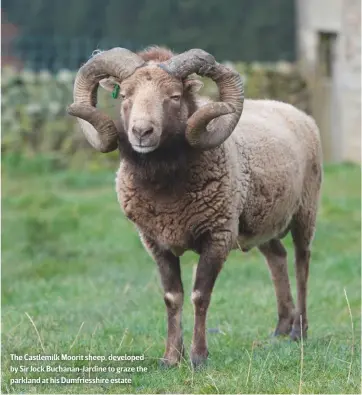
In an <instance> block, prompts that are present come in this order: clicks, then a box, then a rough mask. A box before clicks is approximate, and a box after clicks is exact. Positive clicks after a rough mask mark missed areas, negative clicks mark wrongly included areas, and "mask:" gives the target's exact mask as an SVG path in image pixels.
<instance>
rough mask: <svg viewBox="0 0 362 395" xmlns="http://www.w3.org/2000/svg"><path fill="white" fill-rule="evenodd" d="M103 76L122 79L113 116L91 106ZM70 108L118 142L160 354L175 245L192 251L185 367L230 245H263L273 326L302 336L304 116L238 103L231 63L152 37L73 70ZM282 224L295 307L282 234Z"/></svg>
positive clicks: (314, 163) (173, 296)
mask: <svg viewBox="0 0 362 395" xmlns="http://www.w3.org/2000/svg"><path fill="white" fill-rule="evenodd" d="M192 73H197V74H199V75H203V76H207V77H211V78H212V79H213V80H214V81H215V82H216V83H217V85H218V88H219V92H220V101H219V102H208V103H205V102H204V103H203V104H200V102H199V99H198V96H197V93H196V92H197V91H198V89H199V88H200V85H201V84H200V81H199V80H197V79H196V78H195V77H192ZM99 83H101V85H102V86H103V87H105V88H106V89H110V90H113V88H114V86H115V85H119V87H120V95H121V96H122V101H121V110H120V115H121V116H120V120H119V121H118V123H117V126H116V125H115V124H114V122H113V121H112V120H110V119H109V118H108V117H107V116H106V115H105V114H103V113H102V112H101V111H100V110H98V109H97V108H95V106H96V99H97V88H98V85H99ZM68 111H69V113H70V114H71V115H74V116H76V117H77V118H78V120H79V122H80V124H81V126H82V129H83V132H84V134H85V136H86V137H87V139H88V141H89V142H90V143H91V144H92V145H93V146H94V147H95V148H96V149H98V150H100V151H102V152H109V151H112V150H115V149H117V148H119V150H120V152H121V158H122V159H121V164H120V168H119V170H118V174H117V178H116V184H117V186H116V190H117V196H118V199H119V202H120V205H121V207H122V210H123V211H124V213H125V214H126V216H127V217H128V218H129V219H130V220H131V221H132V222H133V223H134V224H135V225H136V227H137V229H138V232H139V234H140V237H141V240H142V242H143V244H144V246H145V248H146V249H147V251H148V252H149V254H150V255H151V256H152V257H153V258H154V260H155V261H156V262H157V264H158V267H159V271H160V275H161V280H162V284H163V287H164V300H165V304H166V308H167V314H168V336H167V345H166V351H165V355H164V357H163V361H164V363H165V364H167V365H174V364H176V363H178V362H179V361H180V358H181V356H182V353H183V351H184V346H183V340H182V328H181V311H182V305H183V299H184V292H183V286H182V281H181V270H180V259H179V256H181V255H182V254H183V252H184V251H186V250H193V251H195V252H197V253H198V254H200V260H199V264H198V267H197V271H196V277H195V284H194V287H193V292H192V301H193V304H194V312H195V317H194V318H195V326H194V334H193V339H192V347H191V361H192V363H193V366H197V365H199V364H200V363H202V362H203V361H205V360H206V358H207V356H208V349H207V342H206V333H205V327H206V314H207V310H208V307H209V303H210V299H211V293H212V290H213V287H214V284H215V280H216V278H217V276H218V274H219V272H220V270H221V268H222V266H223V264H224V262H225V261H226V259H227V256H228V254H229V252H230V251H231V250H232V249H236V248H240V249H242V250H243V251H248V250H249V249H251V248H253V247H258V248H259V250H260V251H261V253H262V254H263V255H264V257H265V259H266V262H267V264H268V266H269V269H270V273H271V278H272V280H273V283H274V287H275V293H276V299H277V307H278V323H277V326H276V330H275V335H284V334H290V336H291V338H292V339H299V338H300V336H301V335H302V336H305V335H306V332H307V328H308V321H307V305H306V297H307V296H306V290H307V279H308V268H309V260H310V246H311V241H312V238H313V235H314V231H315V221H316V213H317V207H318V200H319V192H320V186H321V179H322V159H321V146H320V140H319V132H318V128H317V126H316V124H315V122H314V121H313V119H312V118H310V117H309V116H307V115H306V114H304V113H303V112H301V111H299V110H297V109H296V108H294V107H293V106H291V105H289V104H285V103H281V102H277V101H270V100H245V102H244V98H243V87H242V83H241V78H240V76H239V74H238V73H237V72H235V71H233V70H230V69H228V68H227V67H225V66H222V65H220V64H219V63H217V62H216V61H215V59H214V58H213V57H212V56H211V55H209V54H207V53H206V52H204V51H202V50H191V51H187V52H185V53H183V54H180V55H174V54H173V53H171V52H170V51H168V50H166V49H160V48H157V47H153V48H151V49H149V50H146V51H143V52H140V53H138V54H134V53H132V52H130V51H127V50H126V49H121V48H115V49H113V50H109V51H105V52H101V53H99V54H97V55H95V56H93V57H92V58H91V59H90V60H89V61H88V62H87V63H86V64H85V65H84V66H83V67H82V68H81V69H80V70H79V72H78V74H77V78H76V81H75V87H74V103H73V104H72V105H71V106H70V108H69V109H68ZM242 113H243V114H242ZM241 114H242V116H241ZM289 231H291V233H292V237H293V241H294V247H295V268H296V278H297V304H296V306H294V303H293V298H292V295H291V291H290V284H289V277H288V269H287V257H286V250H285V248H284V247H283V244H282V242H281V238H283V237H284V236H285V235H286V234H287V233H288V232H289Z"/></svg>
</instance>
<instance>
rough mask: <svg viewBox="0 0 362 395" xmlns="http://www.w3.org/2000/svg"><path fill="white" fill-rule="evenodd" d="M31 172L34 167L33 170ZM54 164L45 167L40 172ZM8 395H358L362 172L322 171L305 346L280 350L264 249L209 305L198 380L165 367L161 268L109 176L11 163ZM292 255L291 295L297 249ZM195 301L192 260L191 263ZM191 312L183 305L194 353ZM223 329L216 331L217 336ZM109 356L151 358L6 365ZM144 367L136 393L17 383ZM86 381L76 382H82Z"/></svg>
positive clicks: (283, 343) (226, 278) (6, 206)
mask: <svg viewBox="0 0 362 395" xmlns="http://www.w3.org/2000/svg"><path fill="white" fill-rule="evenodd" d="M34 163H35V164H34ZM44 163H45V162H44ZM2 187H3V190H2V192H3V201H2V262H3V265H2V392H3V393H36V394H40V393H74V394H79V393H89V394H92V393H164V392H167V393H360V390H361V388H360V368H361V366H360V339H361V330H360V329H361V326H360V306H361V300H360V285H361V284H360V281H361V272H360V269H361V266H360V260H361V256H360V252H361V248H360V247H361V246H360V207H361V200H360V169H359V167H358V166H353V165H342V166H330V167H326V169H325V182H324V187H323V197H322V204H321V209H320V213H319V219H318V228H317V233H316V237H315V241H314V245H313V250H312V263H311V267H310V281H309V326H310V329H309V339H308V340H307V341H305V342H304V343H303V344H297V343H291V342H289V341H288V340H287V339H281V340H275V339H271V338H270V334H271V332H272V330H273V329H274V325H275V323H276V306H275V299H274V291H273V288H272V284H271V281H270V279H269V274H268V270H267V268H266V265H265V264H264V262H263V258H262V257H261V255H260V254H259V253H258V252H257V251H256V250H255V251H254V250H252V251H251V252H250V253H248V254H243V253H241V252H239V251H235V252H233V253H232V254H231V255H230V258H229V259H228V262H227V264H226V265H225V267H224V269H223V271H222V272H221V275H220V277H219V279H218V281H217V285H216V288H215V292H214V295H213V300H212V304H211V307H210V313H209V319H208V327H209V328H212V329H214V330H211V331H210V333H209V334H208V341H209V349H210V361H209V364H208V366H207V368H206V369H205V370H202V371H196V372H193V371H192V370H191V368H190V365H189V362H188V360H185V361H184V362H183V363H182V364H181V366H180V367H179V368H174V369H170V370H164V369H161V368H159V366H158V358H160V357H161V356H162V354H163V347H164V338H165V331H166V320H165V309H164V305H163V300H162V291H161V288H160V285H159V280H158V273H157V270H156V265H155V264H154V263H153V262H152V260H151V259H150V258H149V257H148V255H147V253H146V252H145V251H144V249H143V247H142V246H141V243H140V241H139V239H138V237H137V234H136V232H135V230H134V227H133V225H132V224H131V223H130V222H129V221H127V220H126V219H125V218H124V217H123V215H122V214H121V212H120V209H119V206H118V203H117V199H116V195H115V191H114V171H112V170H105V169H103V170H94V171H89V170H88V171H86V170H83V171H80V172H77V171H75V170H61V169H56V168H52V166H48V164H46V165H44V166H42V161H41V160H39V159H37V160H36V162H34V161H30V160H27V161H25V162H24V161H22V162H21V163H20V164H19V163H17V164H16V165H14V163H12V162H11V161H10V162H9V161H6V159H4V161H3V174H2ZM286 245H287V248H288V252H289V265H290V272H291V278H292V286H293V290H294V291H295V280H294V270H293V259H292V248H291V240H290V237H289V236H288V237H287V239H286ZM182 262H183V264H182V268H183V279H184V285H185V292H186V295H189V294H190V293H191V279H192V271H193V265H194V264H195V263H196V262H197V256H196V255H195V254H193V253H187V254H185V255H184V257H183V258H182ZM192 325H193V317H192V306H191V302H190V300H189V298H188V297H186V298H185V307H184V324H183V327H184V337H185V344H186V347H187V350H189V347H190V341H191V335H192ZM216 328H217V330H216ZM11 353H14V354H17V355H25V354H30V355H37V354H42V355H51V354H60V353H68V354H70V355H88V354H92V355H99V356H108V355H109V354H113V355H123V354H125V353H127V354H131V355H138V354H143V355H144V356H145V361H142V362H137V363H133V364H132V363H120V362H107V361H106V362H103V363H102V362H99V361H93V362H82V361H71V362H60V363H59V362H38V361H36V362H27V361H12V360H11V357H10V354H11ZM59 364H61V365H62V366H82V365H86V366H97V365H98V366H111V367H119V366H135V367H136V366H142V367H145V368H147V369H148V371H147V372H142V373H140V372H138V373H131V374H117V373H106V374H105V373H90V374H88V373H84V374H80V376H81V377H85V378H88V377H91V378H92V377H100V378H102V377H103V378H104V377H109V378H111V377H113V378H114V377H129V378H131V379H132V384H128V385H126V384H61V383H60V384H56V383H52V384H51V383H45V382H44V383H42V384H11V382H10V380H11V379H14V378H19V377H26V376H27V377H29V378H37V377H41V378H42V379H46V378H48V379H49V378H50V377H52V378H54V377H61V376H66V377H73V376H72V374H71V373H69V374H60V373H28V374H24V373H14V372H11V371H10V369H11V367H17V368H19V367H20V366H27V367H29V366H30V365H33V366H41V365H43V366H45V365H52V366H58V365H59ZM76 376H78V375H77V374H75V375H74V377H76Z"/></svg>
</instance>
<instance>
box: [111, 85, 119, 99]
mask: <svg viewBox="0 0 362 395" xmlns="http://www.w3.org/2000/svg"><path fill="white" fill-rule="evenodd" d="M118 94H119V85H117V84H116V85H115V86H114V88H113V91H112V97H113V99H117V97H118Z"/></svg>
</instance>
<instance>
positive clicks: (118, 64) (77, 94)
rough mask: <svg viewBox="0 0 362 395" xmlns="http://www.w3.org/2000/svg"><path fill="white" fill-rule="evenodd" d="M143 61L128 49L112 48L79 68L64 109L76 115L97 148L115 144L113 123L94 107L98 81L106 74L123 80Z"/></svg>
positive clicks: (116, 137)
mask: <svg viewBox="0 0 362 395" xmlns="http://www.w3.org/2000/svg"><path fill="white" fill-rule="evenodd" d="M143 64H144V61H143V60H142V59H141V58H140V57H139V56H138V55H136V54H135V53H133V52H131V51H129V50H128V49H124V48H113V49H110V50H109V51H104V52H100V53H99V54H96V55H94V56H93V57H92V58H91V59H89V60H88V62H87V63H85V64H84V65H83V66H82V67H81V68H80V69H79V71H78V73H77V76H76V78H75V82H74V90H73V100H74V103H73V104H71V105H70V106H69V107H68V108H67V112H68V114H70V115H73V116H75V117H77V120H78V122H79V124H80V126H81V128H82V131H83V133H84V135H85V137H86V139H87V140H88V142H89V143H90V144H91V145H92V146H93V147H94V148H95V149H97V150H98V151H101V152H111V151H114V150H115V149H117V145H118V131H117V128H116V125H115V124H114V122H113V120H112V119H110V118H109V117H108V116H107V115H106V114H104V113H103V112H101V111H100V110H99V109H97V108H96V105H97V91H98V86H99V81H100V80H101V79H103V78H107V77H109V76H113V77H116V78H117V79H118V80H123V79H125V78H127V77H129V76H130V75H131V74H132V73H133V72H134V71H135V70H136V68H138V67H140V66H142V65H143Z"/></svg>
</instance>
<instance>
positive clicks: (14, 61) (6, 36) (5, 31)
mask: <svg viewBox="0 0 362 395" xmlns="http://www.w3.org/2000/svg"><path fill="white" fill-rule="evenodd" d="M18 35H19V29H18V28H17V26H15V25H14V24H12V23H10V22H9V21H8V19H7V16H6V13H5V12H4V11H3V10H1V67H4V66H11V67H14V68H16V69H21V68H22V61H21V60H20V59H19V58H18V57H17V56H16V55H14V52H13V49H12V43H13V42H14V40H15V39H16V38H17V37H18Z"/></svg>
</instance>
